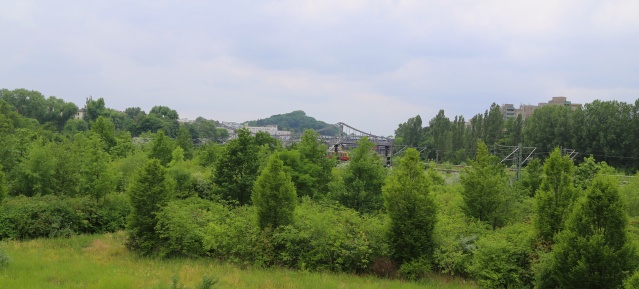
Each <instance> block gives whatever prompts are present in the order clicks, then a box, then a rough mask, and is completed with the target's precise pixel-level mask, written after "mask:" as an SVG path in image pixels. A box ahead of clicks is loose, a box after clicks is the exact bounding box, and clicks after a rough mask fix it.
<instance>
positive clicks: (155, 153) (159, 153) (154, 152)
mask: <svg viewBox="0 0 639 289" xmlns="http://www.w3.org/2000/svg"><path fill="white" fill-rule="evenodd" d="M174 148H175V143H174V142H173V140H172V139H170V138H169V137H167V136H166V135H165V134H164V131H159V132H158V133H157V134H156V135H155V138H154V139H153V141H152V142H151V151H150V152H149V158H151V159H158V160H160V163H161V164H162V165H163V166H166V165H168V164H169V163H170V162H171V154H172V153H173V149H174Z"/></svg>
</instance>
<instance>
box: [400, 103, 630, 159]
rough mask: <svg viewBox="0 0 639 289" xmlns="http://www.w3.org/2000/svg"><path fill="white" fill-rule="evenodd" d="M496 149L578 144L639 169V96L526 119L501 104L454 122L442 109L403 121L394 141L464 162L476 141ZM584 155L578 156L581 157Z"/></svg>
mask: <svg viewBox="0 0 639 289" xmlns="http://www.w3.org/2000/svg"><path fill="white" fill-rule="evenodd" d="M477 139H480V140H482V141H483V142H484V143H486V144H487V145H488V147H489V148H490V149H491V150H493V148H494V146H495V145H504V146H517V145H518V144H519V143H521V144H523V145H524V146H526V147H536V148H537V149H536V154H537V157H542V158H545V157H547V156H548V155H549V154H550V152H551V151H552V149H554V148H555V147H560V148H565V149H574V150H576V151H577V152H578V153H579V154H580V155H581V156H582V157H583V156H590V155H593V156H594V157H595V159H596V160H599V161H605V162H607V163H608V164H610V165H612V166H614V167H616V168H620V169H621V168H624V169H628V170H630V171H636V170H637V168H639V146H637V145H636V144H637V143H639V100H637V101H635V103H634V104H633V103H625V102H619V101H614V100H613V101H600V100H595V101H593V102H592V103H587V104H585V105H584V106H583V107H582V108H579V109H577V110H574V111H573V110H571V108H570V107H568V106H554V105H547V106H542V107H539V108H537V109H536V110H535V111H534V113H533V114H532V115H531V116H530V117H528V118H525V119H523V118H522V116H521V115H518V117H516V118H508V119H506V120H504V117H503V115H502V113H501V111H500V109H499V106H498V105H497V104H494V103H493V104H492V105H491V106H490V108H489V109H488V110H486V111H485V112H484V113H483V114H477V115H475V116H473V117H472V118H471V119H470V120H468V121H467V120H466V119H465V118H464V117H463V116H461V115H459V116H455V117H454V118H453V119H452V121H451V119H449V118H448V117H447V116H446V115H445V113H444V110H440V111H439V112H438V113H437V115H436V116H435V117H433V118H432V119H431V120H430V121H428V123H427V124H424V123H422V119H421V117H420V116H419V115H417V116H415V117H413V118H410V119H408V121H406V122H405V123H402V124H400V125H399V127H398V128H397V130H396V131H395V141H396V142H395V143H396V144H397V145H407V146H410V147H423V148H426V151H425V152H426V153H425V155H424V157H425V158H428V159H433V160H439V161H447V162H451V163H457V164H458V163H462V162H466V160H467V159H468V158H469V157H470V158H472V157H474V153H475V150H476V140H477ZM582 157H579V158H578V159H581V158H582Z"/></svg>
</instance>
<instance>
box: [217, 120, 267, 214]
mask: <svg viewBox="0 0 639 289" xmlns="http://www.w3.org/2000/svg"><path fill="white" fill-rule="evenodd" d="M258 153H259V148H258V146H257V144H256V143H255V138H254V137H253V136H251V133H250V132H249V131H248V130H247V129H240V130H238V131H237V138H236V139H234V140H231V141H229V143H228V144H227V145H226V147H225V148H224V150H223V151H222V152H221V153H220V155H219V157H218V158H217V160H216V163H215V175H214V177H213V183H214V184H215V190H216V192H217V194H218V195H220V196H221V197H222V198H223V199H226V200H228V201H233V202H237V204H238V205H246V204H249V203H250V201H251V191H252V189H253V182H254V181H255V178H256V177H257V173H258V170H259V167H260V163H259V161H257V160H258Z"/></svg>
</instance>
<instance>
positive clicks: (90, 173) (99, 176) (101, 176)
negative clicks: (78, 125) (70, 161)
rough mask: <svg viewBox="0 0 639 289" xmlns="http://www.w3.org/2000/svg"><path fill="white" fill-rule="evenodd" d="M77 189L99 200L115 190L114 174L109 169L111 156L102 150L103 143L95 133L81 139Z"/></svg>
mask: <svg viewBox="0 0 639 289" xmlns="http://www.w3.org/2000/svg"><path fill="white" fill-rule="evenodd" d="M82 141H83V143H82V145H81V149H82V151H81V153H80V155H81V158H80V173H79V177H80V178H79V191H80V193H81V194H83V195H90V196H92V197H94V198H95V199H96V200H97V201H100V200H102V199H103V198H104V196H106V194H108V193H110V192H112V191H113V190H115V175H114V174H113V173H112V172H111V171H110V170H109V163H110V161H111V157H110V156H109V154H108V153H106V152H104V151H103V149H104V143H103V142H102V140H101V139H100V138H99V137H98V136H97V135H91V136H89V137H88V138H86V139H84V140H82Z"/></svg>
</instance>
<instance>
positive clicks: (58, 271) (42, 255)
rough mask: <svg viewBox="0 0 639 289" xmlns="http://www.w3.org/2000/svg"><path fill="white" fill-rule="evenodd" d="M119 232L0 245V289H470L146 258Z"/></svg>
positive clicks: (436, 282)
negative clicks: (208, 285) (1, 253)
mask: <svg viewBox="0 0 639 289" xmlns="http://www.w3.org/2000/svg"><path fill="white" fill-rule="evenodd" d="M124 239H125V235H124V234H123V233H122V232H119V233H114V234H105V235H82V236H74V237H71V238H58V239H38V240H32V241H26V242H18V241H11V242H7V243H5V245H4V247H5V249H6V250H5V252H6V253H7V255H9V256H10V257H11V259H12V260H13V261H12V262H11V264H10V265H9V266H8V267H6V268H5V269H2V270H0V288H32V289H36V288H109V289H111V288H165V287H166V286H167V285H170V284H171V281H172V278H173V277H174V276H177V277H178V278H179V280H180V285H182V286H185V287H186V288H196V286H197V285H198V284H200V283H201V281H202V278H204V277H205V276H208V277H213V278H214V279H216V280H218V281H219V282H218V283H217V284H215V286H214V288H389V289H391V288H474V286H473V285H472V284H465V282H464V281H463V280H458V279H449V278H444V277H440V276H435V275H434V276H433V278H431V279H430V280H427V281H424V282H422V283H420V284H417V283H409V282H402V281H399V280H386V279H379V278H375V277H372V276H365V277H360V276H354V275H347V274H332V273H330V274H329V273H308V272H300V271H291V270H284V269H255V268H249V269H240V268H238V267H235V266H232V265H228V264H220V263H219V262H216V261H214V260H210V259H170V260H165V259H150V258H142V257H138V256H136V255H135V254H132V253H130V252H129V251H128V250H127V249H126V248H125V247H124Z"/></svg>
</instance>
